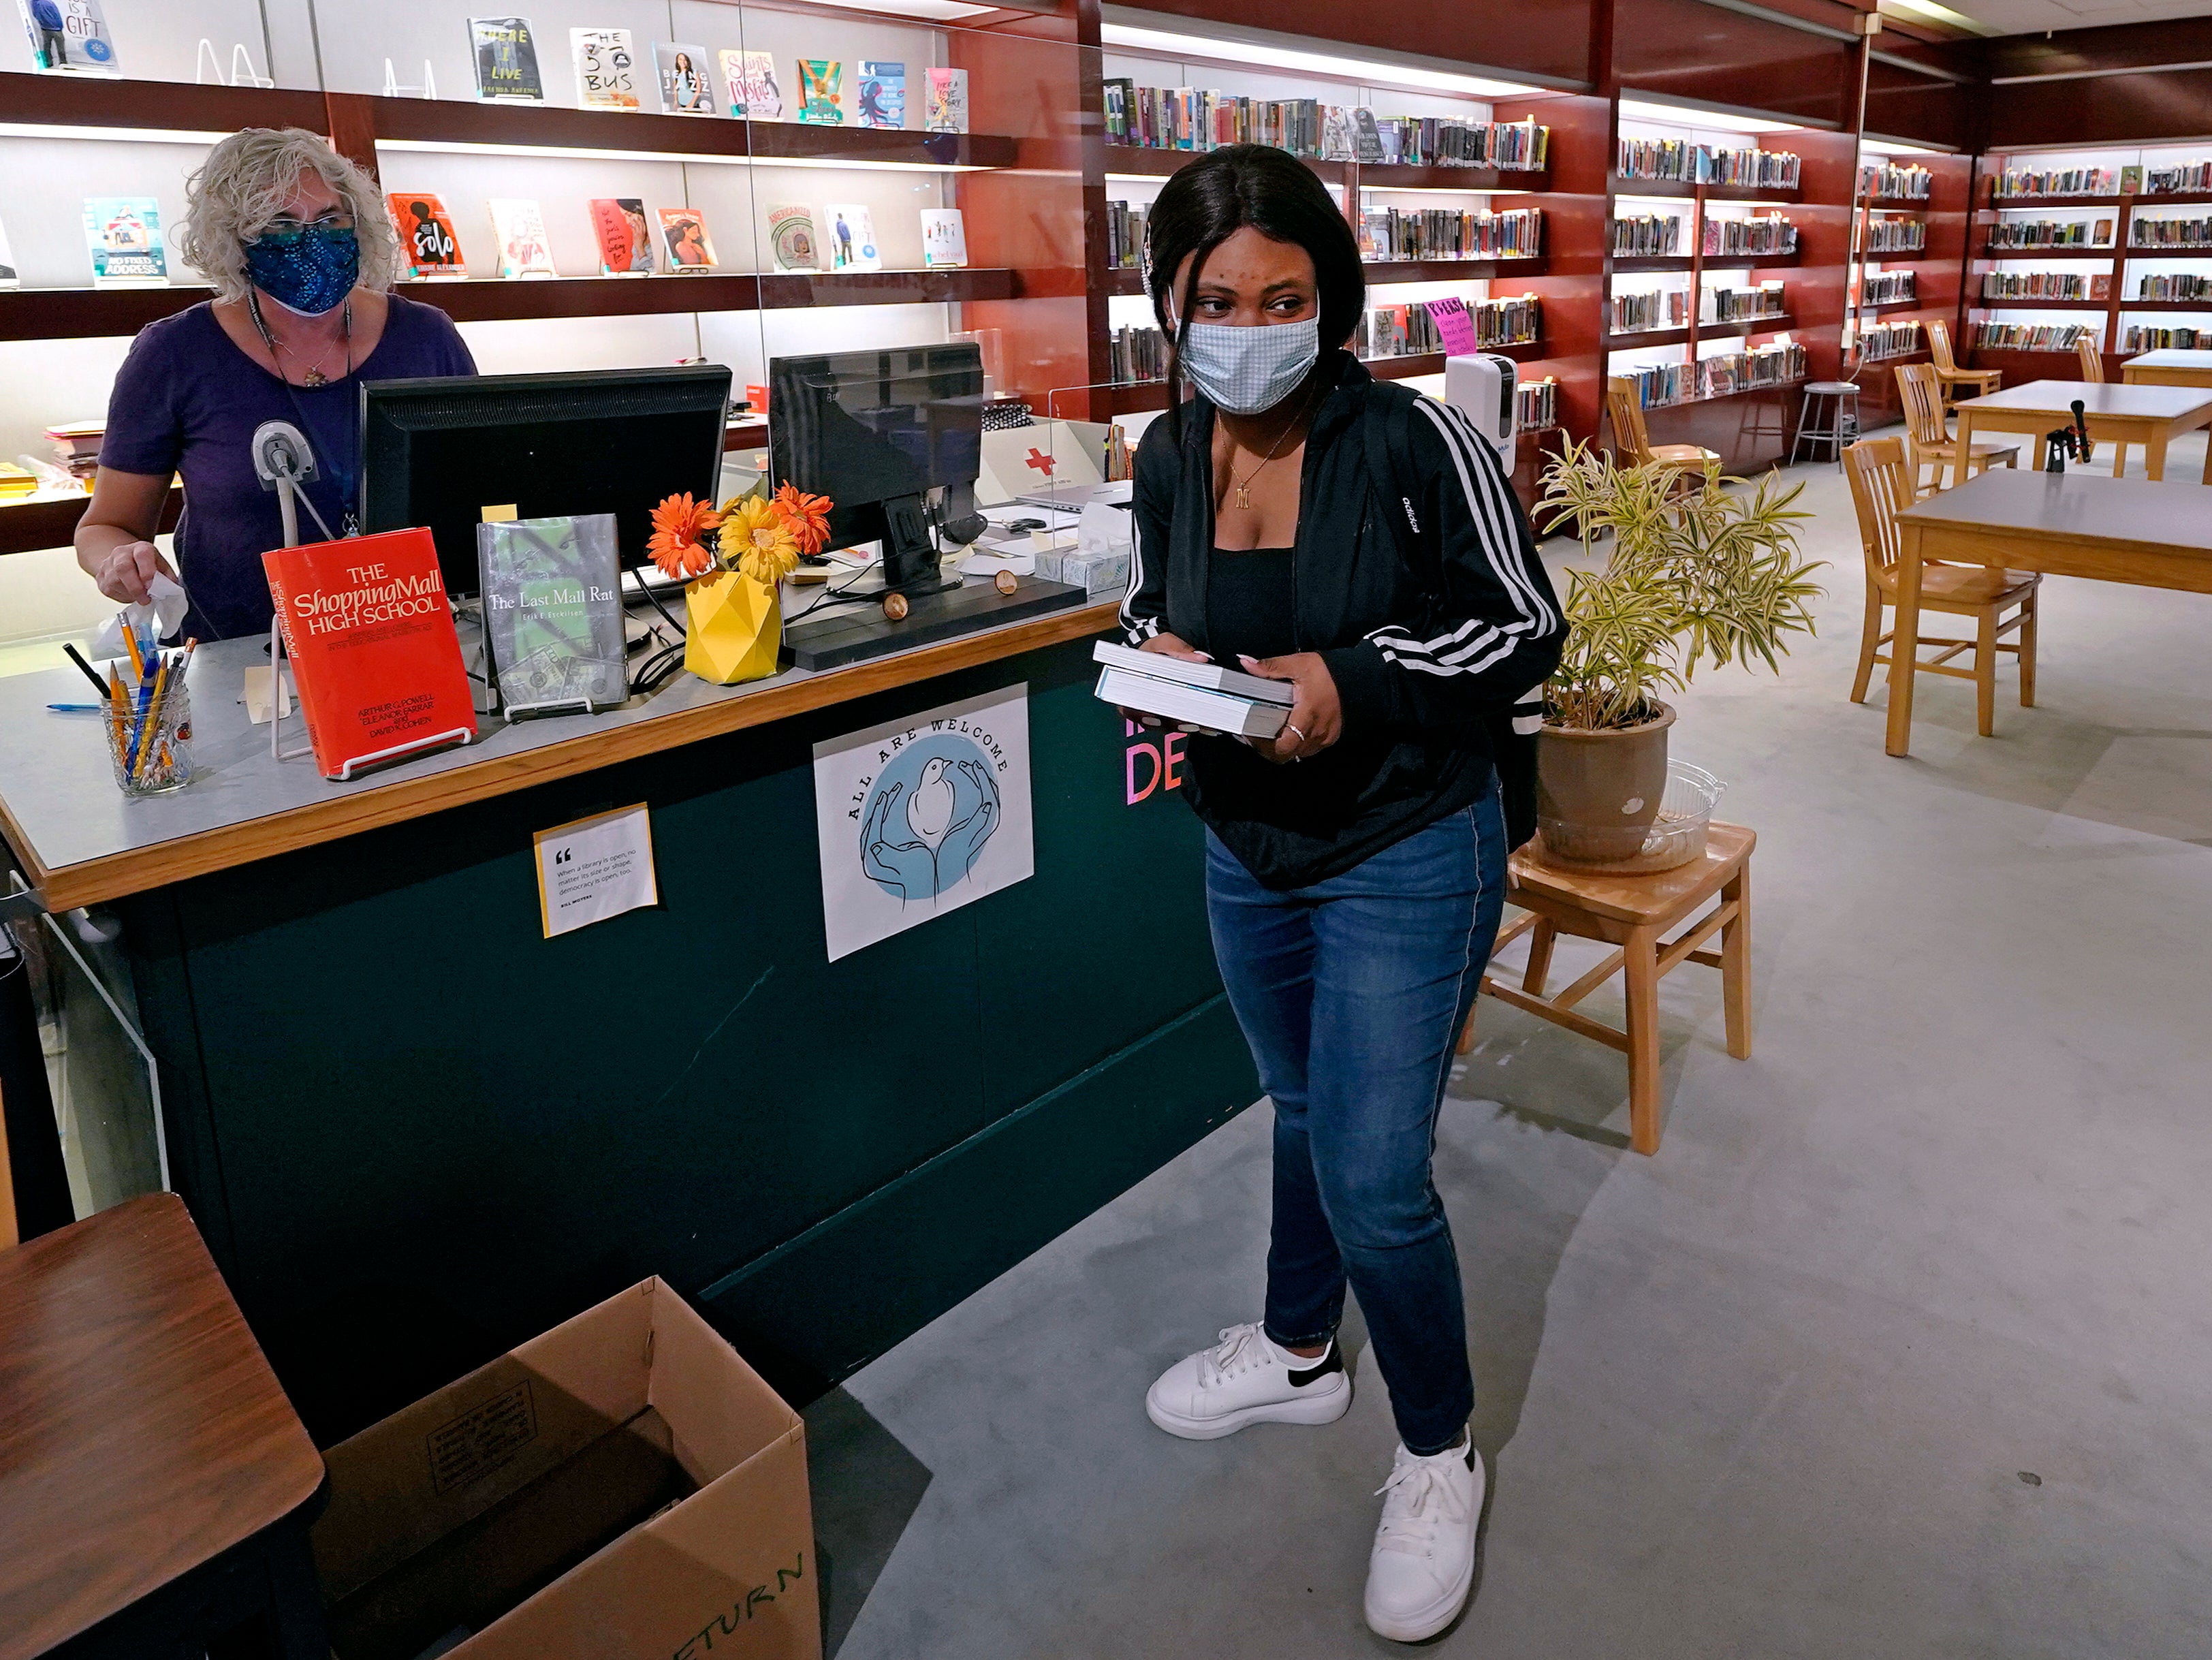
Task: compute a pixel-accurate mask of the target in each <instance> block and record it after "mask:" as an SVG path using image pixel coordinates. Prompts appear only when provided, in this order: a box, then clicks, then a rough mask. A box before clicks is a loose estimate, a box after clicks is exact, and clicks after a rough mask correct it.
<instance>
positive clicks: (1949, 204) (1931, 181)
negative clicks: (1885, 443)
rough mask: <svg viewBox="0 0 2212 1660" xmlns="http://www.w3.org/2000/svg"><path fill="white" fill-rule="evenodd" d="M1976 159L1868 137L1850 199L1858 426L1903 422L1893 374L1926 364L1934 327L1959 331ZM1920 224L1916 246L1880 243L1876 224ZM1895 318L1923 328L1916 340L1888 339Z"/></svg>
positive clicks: (1849, 335)
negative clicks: (1877, 244) (1898, 341)
mask: <svg viewBox="0 0 2212 1660" xmlns="http://www.w3.org/2000/svg"><path fill="white" fill-rule="evenodd" d="M1973 175H1974V163H1973V158H1972V157H1971V156H1967V155H1951V154H1947V153H1944V152H1942V151H1938V150H1933V149H1928V148H1926V147H1924V146H1921V145H1914V144H1908V143H1901V142H1899V141H1896V140H1886V139H1882V138H1878V137H1872V136H1868V137H1862V138H1861V140H1860V142H1859V166H1858V173H1857V179H1856V181H1855V185H1854V191H1853V199H1852V209H1851V211H1852V223H1851V273H1850V296H1849V310H1848V313H1847V314H1846V317H1845V320H1844V361H1845V362H1846V364H1847V365H1848V366H1849V368H1848V369H1847V373H1849V374H1850V375H1851V377H1852V379H1853V380H1856V381H1857V385H1858V387H1859V396H1858V405H1859V424H1860V426H1861V427H1862V428H1871V427H1874V426H1876V425H1878V424H1881V423H1883V422H1885V421H1890V420H1902V419H1903V418H1904V414H1905V411H1904V408H1903V405H1902V403H1901V401H1900V398H1899V392H1898V388H1897V375H1896V374H1895V371H1896V370H1897V369H1899V368H1902V367H1904V366H1905V365H1906V364H1908V363H1924V362H1928V361H1929V346H1928V329H1927V325H1929V323H1931V322H1941V323H1942V324H1943V325H1945V326H1946V327H1948V328H1950V329H1951V330H1953V331H1954V334H1955V332H1956V331H1957V329H1958V319H1959V316H1960V304H1961V301H1962V298H1963V295H1964V285H1965V270H1966V236H1967V220H1968V214H1969V208H1970V206H1971V204H1972V191H1973ZM1883 222H1887V223H1889V224H1892V225H1896V224H1910V225H1913V226H1916V227H1917V229H1918V234H1917V238H1911V239H1894V240H1917V241H1918V243H1919V246H1917V247H1910V248H1905V247H1895V246H1893V247H1887V248H1880V247H1875V246H1871V245H1872V244H1874V243H1875V242H1877V241H1879V240H1882V239H1881V237H1880V236H1879V235H1878V234H1869V232H1870V228H1872V227H1874V226H1875V225H1877V224H1880V223H1883ZM1899 324H1912V325H1918V326H1917V330H1916V331H1914V333H1913V336H1912V337H1911V341H1910V344H1901V345H1900V344H1894V343H1891V342H1886V341H1885V340H1884V336H1885V335H1886V334H1889V333H1891V332H1893V331H1894V330H1895V328H1896V325H1899Z"/></svg>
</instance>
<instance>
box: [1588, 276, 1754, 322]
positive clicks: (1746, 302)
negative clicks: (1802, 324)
mask: <svg viewBox="0 0 2212 1660" xmlns="http://www.w3.org/2000/svg"><path fill="white" fill-rule="evenodd" d="M1789 314H1790V312H1789V301H1788V298H1787V296H1786V295H1784V291H1783V284H1782V283H1781V281H1780V279H1779V278H1777V279H1775V280H1773V281H1771V282H1765V283H1760V284H1759V286H1758V287H1757V288H1755V289H1738V288H1730V287H1729V286H1728V285H1726V284H1724V283H1712V284H1709V285H1707V287H1706V289H1705V306H1704V308H1703V310H1702V311H1701V312H1700V313H1699V320H1701V321H1703V322H1706V323H1755V322H1757V321H1759V319H1762V318H1774V319H1782V318H1786V317H1787V316H1788V315H1789ZM1689 320H1690V296H1689V293H1688V291H1687V290H1686V289H1649V290H1646V291H1644V292H1641V293H1638V292H1637V291H1634V290H1630V291H1627V292H1625V293H1620V294H1616V295H1613V314H1612V322H1611V328H1610V332H1612V333H1614V334H1638V333H1642V332H1646V331H1650V330H1653V329H1679V328H1683V327H1686V326H1687V325H1688V323H1689Z"/></svg>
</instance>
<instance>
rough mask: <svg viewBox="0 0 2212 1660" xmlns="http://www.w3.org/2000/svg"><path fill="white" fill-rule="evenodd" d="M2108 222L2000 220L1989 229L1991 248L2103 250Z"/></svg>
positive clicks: (2108, 232)
mask: <svg viewBox="0 0 2212 1660" xmlns="http://www.w3.org/2000/svg"><path fill="white" fill-rule="evenodd" d="M1989 246H1990V247H1991V248H1993V249H1994V248H2106V247H2110V246H2112V221H2111V220H2109V219H2097V220H2089V219H2000V220H1998V221H1997V222H1996V223H1995V224H1993V225H1991V226H1990V240H1989Z"/></svg>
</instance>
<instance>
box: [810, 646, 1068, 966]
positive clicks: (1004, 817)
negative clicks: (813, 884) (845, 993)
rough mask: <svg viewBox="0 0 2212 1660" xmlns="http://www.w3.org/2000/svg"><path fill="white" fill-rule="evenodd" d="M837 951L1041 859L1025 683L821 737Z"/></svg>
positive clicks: (818, 813)
mask: <svg viewBox="0 0 2212 1660" xmlns="http://www.w3.org/2000/svg"><path fill="white" fill-rule="evenodd" d="M814 812H815V821H816V824H817V828H818V830H819V832H820V837H821V844H822V921H823V931H824V933H826V934H827V936H828V942H829V960H830V961H831V962H833V963H834V962H836V960H837V959H838V958H841V957H847V956H850V955H851V954H852V953H853V952H856V951H859V950H860V948H861V947H862V946H872V945H873V944H875V942H876V941H877V940H878V939H888V938H889V937H890V935H892V934H894V933H901V932H903V931H904V930H905V929H908V928H910V927H914V926H915V924H916V923H917V922H924V921H928V920H929V919H930V918H931V917H933V916H936V915H941V914H942V913H944V912H945V911H949V910H957V909H958V908H959V907H961V906H963V905H965V904H968V903H970V902H971V901H973V900H977V899H981V897H983V896H984V895H985V894H987V893H996V892H997V891H999V890H1000V888H1004V887H1011V886H1012V885H1013V884H1015V883H1017V882H1019V881H1022V880H1024V879H1026V878H1027V877H1029V876H1030V874H1032V873H1034V872H1035V870H1036V848H1035V846H1034V842H1033V839H1032V829H1031V821H1030V709H1029V686H1028V684H1027V683H1024V684H1020V685H1015V686H1008V687H1006V688H1004V689H1002V690H998V691H992V692H985V693H984V694H982V695H981V696H978V697H970V698H967V699H964V700H963V701H962V702H957V703H947V704H945V705H943V706H942V707H940V708H933V709H928V710H926V711H924V712H923V713H921V714H915V715H911V716H908V718H907V719H905V720H903V721H890V722H887V723H885V724H884V725H883V726H880V727H870V728H869V729H868V730H866V732H856V733H849V734H848V735H847V736H845V737H842V738H836V739H830V740H829V741H828V742H826V743H821V744H817V745H815V746H814Z"/></svg>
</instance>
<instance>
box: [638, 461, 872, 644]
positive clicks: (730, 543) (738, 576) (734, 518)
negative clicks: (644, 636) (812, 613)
mask: <svg viewBox="0 0 2212 1660" xmlns="http://www.w3.org/2000/svg"><path fill="white" fill-rule="evenodd" d="M829 507H830V502H829V497H828V496H809V495H807V494H806V493H805V491H803V490H801V489H797V488H796V487H795V486H793V485H791V484H788V483H787V484H785V485H784V486H783V487H782V488H781V489H778V490H777V491H776V492H775V494H774V495H773V496H771V495H769V493H768V484H767V481H766V480H765V479H763V480H762V481H761V482H760V483H757V484H756V485H754V487H753V488H752V489H750V490H748V491H746V492H745V494H744V495H743V496H732V498H731V499H730V500H729V501H727V502H724V503H723V504H722V505H721V507H720V508H714V507H711V506H709V505H708V503H706V502H695V501H693V500H692V499H691V497H690V496H689V495H688V494H687V495H684V496H670V497H669V498H668V499H667V500H666V501H665V502H662V503H661V504H660V505H659V507H657V508H654V509H653V535H652V537H651V538H649V539H648V540H647V543H646V551H647V552H648V553H649V554H651V555H652V556H653V563H654V564H655V565H657V566H659V568H660V571H661V573H662V575H666V576H672V577H676V578H678V579H679V580H683V581H685V582H686V583H687V586H686V587H685V588H684V667H685V668H687V669H689V670H690V672H692V673H694V674H696V675H697V676H698V677H699V678H701V679H702V680H711V681H713V682H714V683H715V684H717V685H724V686H728V685H734V684H737V683H738V681H740V680H758V679H761V678H763V677H765V676H768V675H771V674H774V673H775V671H776V666H777V664H776V657H777V653H778V651H779V650H780V648H781V646H782V643H783V611H782V607H781V605H780V604H779V603H778V599H777V593H778V590H777V587H776V585H777V584H778V583H779V582H781V581H782V580H783V579H784V578H785V577H787V576H788V575H790V574H791V573H792V571H793V570H794V569H797V567H798V564H799V556H800V555H801V554H803V553H819V552H820V551H821V550H823V547H824V546H826V545H827V544H828V543H829Z"/></svg>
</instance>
